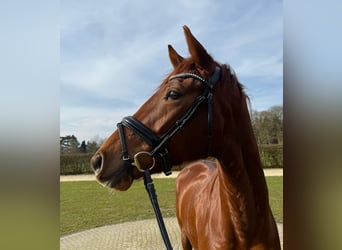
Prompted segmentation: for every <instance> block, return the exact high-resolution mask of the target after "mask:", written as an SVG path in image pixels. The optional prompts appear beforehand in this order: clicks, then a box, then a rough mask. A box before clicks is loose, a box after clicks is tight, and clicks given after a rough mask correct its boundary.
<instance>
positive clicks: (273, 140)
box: [251, 106, 283, 145]
mask: <svg viewBox="0 0 342 250" xmlns="http://www.w3.org/2000/svg"><path fill="white" fill-rule="evenodd" d="M251 118H252V125H253V129H254V133H255V136H256V139H257V143H258V144H259V145H260V144H282V143H283V107H282V106H273V107H271V108H270V109H268V110H266V111H260V112H259V111H253V112H252V115H251Z"/></svg>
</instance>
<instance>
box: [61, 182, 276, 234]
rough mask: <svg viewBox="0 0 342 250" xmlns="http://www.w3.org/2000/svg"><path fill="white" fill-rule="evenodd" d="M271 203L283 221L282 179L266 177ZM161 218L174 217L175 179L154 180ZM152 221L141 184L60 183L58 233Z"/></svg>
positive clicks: (152, 215) (148, 201)
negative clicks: (120, 188)
mask: <svg viewBox="0 0 342 250" xmlns="http://www.w3.org/2000/svg"><path fill="white" fill-rule="evenodd" d="M266 180H267V184H268V186H269V193H270V204H271V207H272V210H273V213H274V216H275V218H276V220H277V221H278V222H282V221H283V177H267V178H266ZM154 184H155V188H156V190H157V195H158V201H159V205H160V208H161V210H162V213H163V216H165V217H170V216H175V200H176V197H175V185H176V179H155V180H154ZM147 218H154V213H153V209H152V206H151V203H150V200H149V198H148V194H147V193H146V191H145V187H144V183H143V181H138V182H135V183H134V184H133V185H132V187H131V188H130V189H129V190H128V191H126V192H120V191H114V190H109V189H107V188H104V187H102V186H100V185H99V184H98V183H97V182H95V181H79V182H61V183H60V234H61V236H63V235H66V234H70V233H74V232H78V231H81V230H85V229H89V228H94V227H100V226H103V225H109V224H114V223H120V222H125V221H133V220H141V219H147Z"/></svg>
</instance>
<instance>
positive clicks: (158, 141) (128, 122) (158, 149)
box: [117, 66, 221, 175]
mask: <svg viewBox="0 0 342 250" xmlns="http://www.w3.org/2000/svg"><path fill="white" fill-rule="evenodd" d="M220 75H221V69H220V68H219V67H218V66H216V69H215V72H214V74H213V75H212V76H211V77H210V78H209V80H205V79H204V78H202V77H201V76H199V75H196V74H194V73H190V72H187V73H181V74H177V75H174V76H171V77H170V79H169V80H172V79H176V78H183V79H186V78H193V79H195V80H198V81H200V82H201V83H202V84H203V85H204V89H203V92H202V94H201V95H199V96H198V97H197V98H196V99H195V101H194V102H193V103H192V105H191V106H190V107H189V109H188V110H187V111H186V113H185V114H184V115H183V116H182V117H181V118H180V119H179V120H177V121H176V123H175V124H174V125H173V126H172V127H171V128H170V129H169V130H168V131H167V132H166V133H165V134H164V135H162V136H161V137H159V136H158V135H156V134H155V133H154V132H153V131H152V130H151V129H150V128H148V127H147V126H145V125H144V124H143V123H141V122H140V121H138V120H137V119H135V118H134V117H133V116H127V117H124V118H123V119H122V121H121V122H119V123H118V124H117V128H118V131H119V136H120V142H121V147H122V160H123V161H125V162H126V163H128V164H130V165H131V164H132V163H133V162H134V160H132V159H130V157H129V154H128V151H127V145H126V140H125V134H124V131H123V127H126V128H128V129H130V130H132V131H133V133H135V134H136V135H138V136H139V137H140V138H142V139H143V140H144V141H145V142H146V143H147V144H148V145H149V146H150V147H151V148H152V151H151V152H146V153H147V154H149V155H151V156H152V157H154V156H155V155H159V156H160V158H161V159H162V160H163V162H162V171H163V172H164V174H165V175H170V174H171V167H172V163H171V161H170V159H169V156H168V150H167V148H166V145H165V144H166V142H167V141H168V140H169V139H170V138H171V137H172V136H173V135H174V134H175V133H177V132H178V131H179V130H180V129H181V128H182V127H183V126H184V125H185V124H186V123H187V122H188V121H189V119H190V118H191V117H192V116H193V114H194V113H195V111H196V110H197V109H198V107H199V106H200V104H201V103H202V102H204V101H205V100H207V103H208V155H209V154H210V153H211V141H212V98H213V94H212V91H213V88H214V86H215V84H216V83H217V81H218V79H219V78H220Z"/></svg>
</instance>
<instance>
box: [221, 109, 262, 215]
mask: <svg viewBox="0 0 342 250" xmlns="http://www.w3.org/2000/svg"><path fill="white" fill-rule="evenodd" d="M236 128H238V131H237V133H234V134H235V136H234V137H233V141H232V136H229V135H228V133H224V134H225V135H228V136H223V138H225V139H224V140H221V141H222V144H221V145H220V146H219V148H220V149H222V150H221V152H220V153H219V154H218V156H217V158H218V159H219V161H220V163H221V164H220V170H219V172H220V175H221V176H220V181H221V183H222V187H223V188H224V189H225V190H226V191H227V190H229V191H228V192H237V193H238V196H239V197H240V198H241V199H245V201H249V203H250V204H247V205H248V206H249V207H251V209H253V210H254V211H255V212H256V213H258V214H259V215H261V214H260V213H262V212H265V211H268V210H267V209H266V208H267V207H268V190H267V185H266V180H265V176H264V173H263V169H262V165H261V161H260V156H259V151H258V147H257V144H256V140H255V137H254V134H253V129H252V125H251V121H250V117H249V113H248V110H247V106H245V107H243V108H242V113H241V122H240V123H239V124H238V125H237V126H236ZM221 138H222V137H221Z"/></svg>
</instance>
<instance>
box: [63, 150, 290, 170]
mask: <svg viewBox="0 0 342 250" xmlns="http://www.w3.org/2000/svg"><path fill="white" fill-rule="evenodd" d="M259 152H260V157H261V162H262V164H263V167H264V168H279V167H283V145H260V146H259ZM92 156H93V153H89V154H88V153H78V154H61V156H60V174H61V175H72V174H92V173H93V171H92V169H91V167H90V159H91V157H92ZM182 168H183V166H175V167H174V168H173V170H180V169H182Z"/></svg>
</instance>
